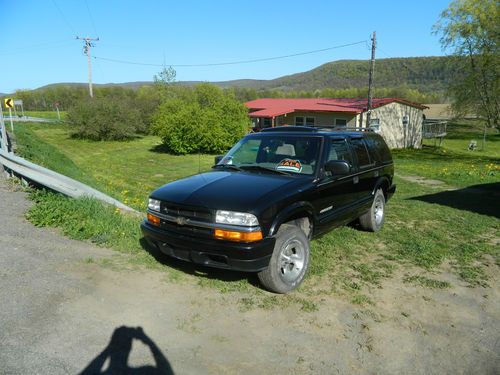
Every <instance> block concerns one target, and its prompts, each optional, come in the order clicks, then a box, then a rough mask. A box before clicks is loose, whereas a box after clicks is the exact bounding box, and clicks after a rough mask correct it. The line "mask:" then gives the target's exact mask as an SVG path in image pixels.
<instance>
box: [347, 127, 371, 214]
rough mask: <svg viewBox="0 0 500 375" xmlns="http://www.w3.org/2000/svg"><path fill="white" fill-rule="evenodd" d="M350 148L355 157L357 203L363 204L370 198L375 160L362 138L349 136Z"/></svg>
mask: <svg viewBox="0 0 500 375" xmlns="http://www.w3.org/2000/svg"><path fill="white" fill-rule="evenodd" d="M350 145H351V150H352V153H353V155H354V157H355V159H356V174H355V177H354V180H355V195H356V201H357V204H359V205H360V206H365V205H366V204H367V203H368V202H370V201H371V199H372V195H371V193H372V189H373V187H374V184H375V180H376V171H375V168H374V167H375V160H374V159H373V158H372V157H371V156H370V154H369V153H368V148H367V146H366V142H365V140H364V139H363V138H361V137H359V138H351V140H350Z"/></svg>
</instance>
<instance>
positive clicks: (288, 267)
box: [258, 224, 310, 294]
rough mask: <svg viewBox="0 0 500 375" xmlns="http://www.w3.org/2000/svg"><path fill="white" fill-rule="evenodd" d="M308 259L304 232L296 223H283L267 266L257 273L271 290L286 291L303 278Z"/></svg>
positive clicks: (308, 252)
mask: <svg viewBox="0 0 500 375" xmlns="http://www.w3.org/2000/svg"><path fill="white" fill-rule="evenodd" d="M309 260H310V250H309V240H308V239H307V237H306V235H305V234H304V232H303V231H302V230H301V229H300V228H299V227H297V226H296V225H291V224H283V225H282V226H281V227H280V229H279V231H278V234H277V236H276V243H275V245H274V251H273V255H272V256H271V260H270V261H269V266H268V267H267V268H266V269H265V270H263V271H261V272H259V273H258V277H259V280H260V282H261V283H262V285H263V286H264V287H265V288H266V289H268V290H269V291H271V292H275V293H282V294H283V293H288V292H290V291H292V290H294V289H296V288H297V287H298V286H299V285H300V284H301V283H302V281H303V280H304V276H305V275H306V272H307V268H308V267H309Z"/></svg>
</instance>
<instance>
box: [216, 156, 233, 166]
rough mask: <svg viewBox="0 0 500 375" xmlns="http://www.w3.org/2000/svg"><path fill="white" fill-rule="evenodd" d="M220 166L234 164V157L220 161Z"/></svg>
mask: <svg viewBox="0 0 500 375" xmlns="http://www.w3.org/2000/svg"><path fill="white" fill-rule="evenodd" d="M219 164H222V165H226V164H233V157H232V156H226V157H225V158H224V159H222V160H221V161H220V163H219Z"/></svg>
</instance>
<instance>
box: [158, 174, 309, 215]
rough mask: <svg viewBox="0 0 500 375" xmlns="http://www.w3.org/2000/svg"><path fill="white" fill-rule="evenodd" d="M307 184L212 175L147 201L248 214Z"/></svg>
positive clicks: (300, 180) (302, 180) (171, 186)
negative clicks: (275, 197)
mask: <svg viewBox="0 0 500 375" xmlns="http://www.w3.org/2000/svg"><path fill="white" fill-rule="evenodd" d="M308 180H309V179H308V178H301V177H290V176H283V175H274V174H265V173H263V174H260V173H250V172H232V171H231V172H228V171H213V172H207V173H202V174H198V175H195V176H191V177H187V178H184V179H181V180H177V181H174V182H171V183H169V184H166V185H164V186H162V187H161V188H159V189H157V190H155V191H154V192H153V193H152V194H151V197H152V198H154V199H159V200H162V201H167V202H172V203H178V204H183V205H188V206H201V207H205V208H210V209H222V210H231V211H240V212H252V211H254V209H255V208H256V207H257V206H260V205H262V204H266V203H267V202H269V201H273V200H274V199H273V197H274V195H276V196H286V195H287V193H289V192H290V191H297V189H299V188H300V186H301V185H303V184H305V182H306V181H308ZM264 198H265V200H264Z"/></svg>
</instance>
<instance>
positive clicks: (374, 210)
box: [359, 189, 385, 232]
mask: <svg viewBox="0 0 500 375" xmlns="http://www.w3.org/2000/svg"><path fill="white" fill-rule="evenodd" d="M384 220H385V196H384V192H383V191H382V189H378V190H377V191H376V192H375V195H374V197H373V203H372V206H371V207H370V209H369V210H368V211H367V212H366V213H365V214H363V215H361V216H360V217H359V223H360V225H361V228H363V229H364V230H366V231H369V232H378V231H379V230H380V229H381V228H382V226H383V225H384Z"/></svg>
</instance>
